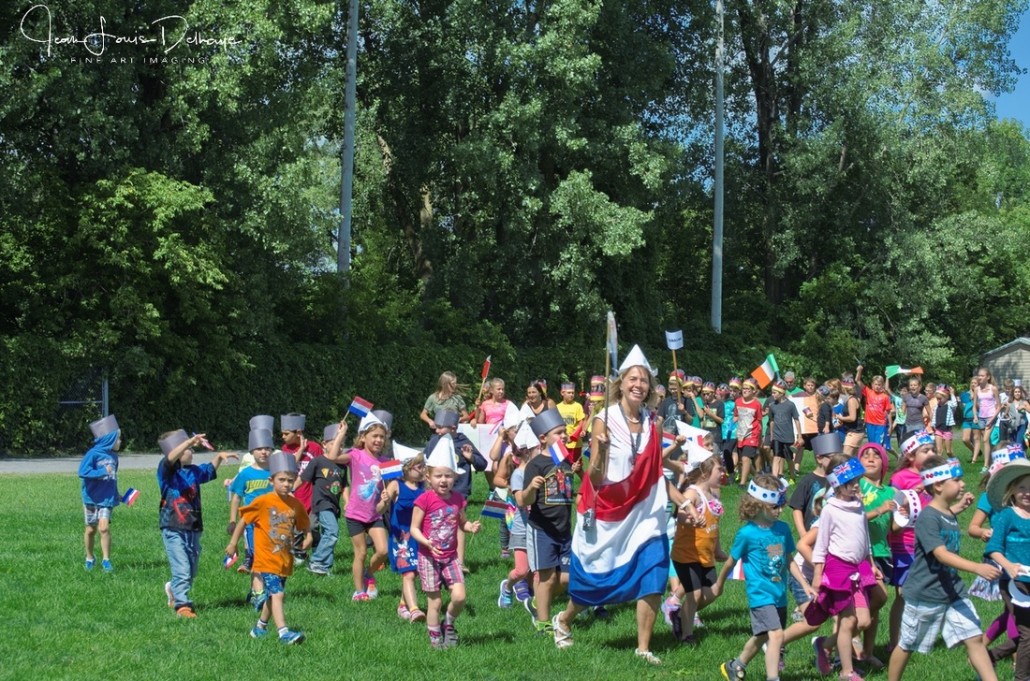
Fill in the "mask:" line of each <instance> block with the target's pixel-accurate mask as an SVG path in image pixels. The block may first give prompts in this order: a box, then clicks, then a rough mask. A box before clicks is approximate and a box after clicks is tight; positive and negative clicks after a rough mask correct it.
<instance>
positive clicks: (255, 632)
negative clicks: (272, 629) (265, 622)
mask: <svg viewBox="0 0 1030 681" xmlns="http://www.w3.org/2000/svg"><path fill="white" fill-rule="evenodd" d="M265 636H268V627H254V628H253V629H251V630H250V637H251V638H264V637H265Z"/></svg>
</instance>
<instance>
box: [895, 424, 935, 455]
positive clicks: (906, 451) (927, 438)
mask: <svg viewBox="0 0 1030 681" xmlns="http://www.w3.org/2000/svg"><path fill="white" fill-rule="evenodd" d="M933 443H934V440H933V434H932V433H929V432H927V431H925V430H920V431H919V432H917V433H916V434H915V435H913V436H911V437H909V438H907V439H906V440H905V441H904V442H903V443H902V444H901V453H902V455H904V456H912V455H913V454H915V452H916V450H917V449H919V448H920V447H922V446H923V445H932V444H933Z"/></svg>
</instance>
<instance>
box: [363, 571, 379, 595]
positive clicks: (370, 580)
mask: <svg viewBox="0 0 1030 681" xmlns="http://www.w3.org/2000/svg"><path fill="white" fill-rule="evenodd" d="M365 593H366V594H368V598H369V600H372V599H373V598H378V597H379V587H377V586H376V580H375V577H368V576H366V577H365Z"/></svg>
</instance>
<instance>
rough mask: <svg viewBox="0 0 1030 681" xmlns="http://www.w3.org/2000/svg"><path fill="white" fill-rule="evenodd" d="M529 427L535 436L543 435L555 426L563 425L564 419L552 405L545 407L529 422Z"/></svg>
mask: <svg viewBox="0 0 1030 681" xmlns="http://www.w3.org/2000/svg"><path fill="white" fill-rule="evenodd" d="M529 425H530V427H532V428H533V434H534V435H536V436H537V437H543V436H544V435H547V434H548V433H549V432H551V431H552V430H554V429H555V428H557V427H558V426H563V427H564V426H565V419H563V418H562V415H561V413H560V412H559V411H558V410H557V409H555V408H554V407H552V408H550V409H545V410H544V411H542V412H540V413H539V414H537V415H536V416H534V417H533V420H532V421H530V422H529Z"/></svg>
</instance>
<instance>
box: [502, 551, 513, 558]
mask: <svg viewBox="0 0 1030 681" xmlns="http://www.w3.org/2000/svg"><path fill="white" fill-rule="evenodd" d="M509 558H511V551H509V550H508V549H501V559H502V560H508V559H509Z"/></svg>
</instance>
